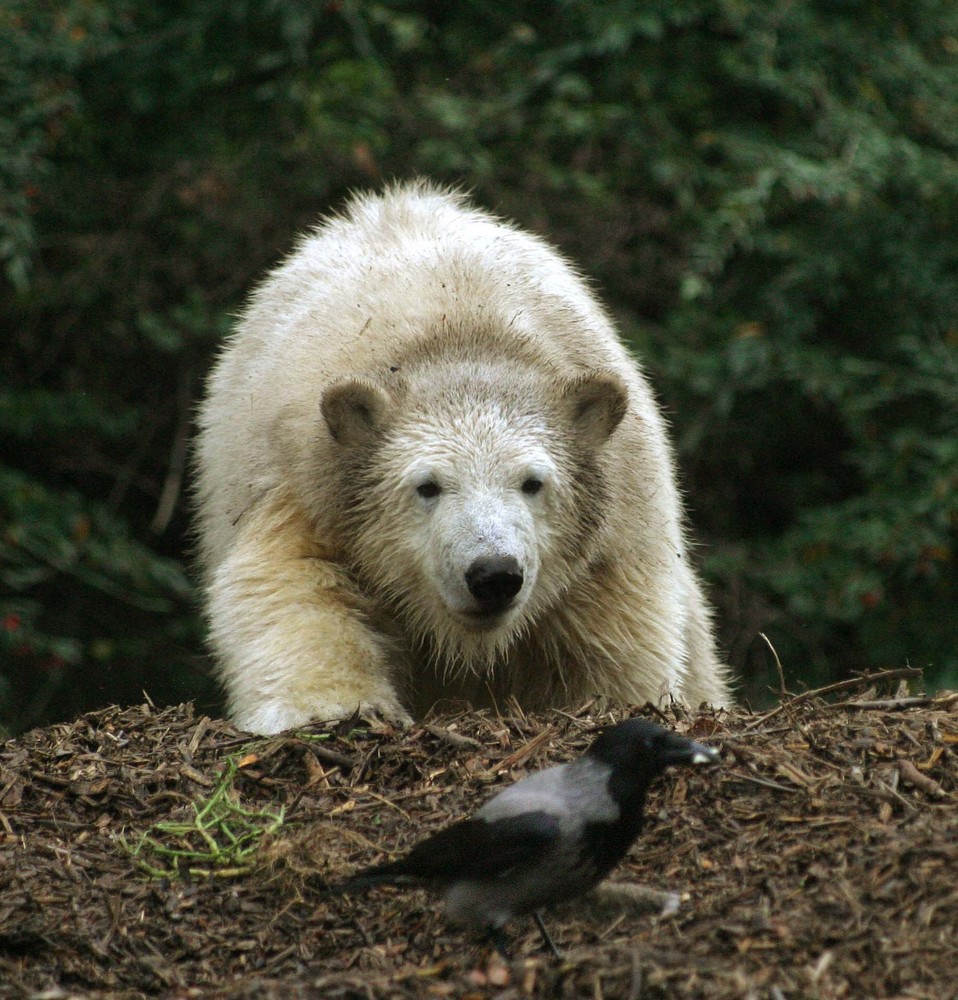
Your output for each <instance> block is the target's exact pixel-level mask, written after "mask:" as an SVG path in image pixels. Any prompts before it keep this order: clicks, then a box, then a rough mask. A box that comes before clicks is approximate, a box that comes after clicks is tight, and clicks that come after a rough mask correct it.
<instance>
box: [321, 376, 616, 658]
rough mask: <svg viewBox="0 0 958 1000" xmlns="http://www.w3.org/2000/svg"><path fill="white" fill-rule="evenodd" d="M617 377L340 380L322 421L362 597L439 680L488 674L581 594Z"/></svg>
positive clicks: (601, 496) (602, 485)
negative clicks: (436, 669) (378, 604)
mask: <svg viewBox="0 0 958 1000" xmlns="http://www.w3.org/2000/svg"><path fill="white" fill-rule="evenodd" d="M627 405H628V395H627V390H626V388H625V386H624V384H623V382H622V380H621V379H620V378H619V377H618V376H617V375H616V374H614V373H611V372H605V371H593V372H589V373H585V374H582V375H581V376H578V377H576V378H573V379H568V378H560V377H558V376H556V375H555V374H550V375H549V376H548V377H546V375H544V373H543V371H542V370H541V369H540V368H535V367H530V366H526V365H522V364H519V363H516V362H514V361H509V360H505V359H503V360H499V361H493V362H484V363H482V364H478V363H475V362H462V361H459V362H449V361H442V360H440V361H437V362H435V363H432V364H424V365H419V366H416V367H415V368H414V369H413V370H411V371H409V370H403V369H402V368H398V369H397V368H396V367H395V366H394V368H393V370H392V371H391V373H390V375H389V376H388V377H386V378H383V379H382V380H374V379H368V378H356V379H346V380H343V381H340V382H337V383H335V384H333V385H331V386H330V387H329V388H328V389H327V390H326V391H325V393H324V394H323V397H322V402H321V409H322V415H323V418H324V420H325V423H326V426H327V428H328V432H329V434H330V435H331V437H332V439H333V441H334V442H335V446H334V447H335V450H336V453H337V454H338V456H339V465H338V472H339V477H340V481H339V487H338V495H339V496H340V498H341V502H342V517H343V519H344V521H345V523H346V524H347V525H348V528H347V532H346V534H347V549H348V552H349V559H350V562H351V563H352V567H353V570H354V572H355V573H356V575H357V578H358V579H359V581H360V582H361V584H362V585H363V586H364V587H365V588H367V589H368V590H369V591H370V592H372V593H375V594H376V595H377V596H378V597H379V598H380V599H382V600H383V602H384V604H385V606H387V607H388V608H389V609H390V610H391V612H392V613H394V614H395V615H396V618H397V621H398V622H399V623H400V625H401V628H402V629H403V630H404V631H405V633H406V634H407V636H408V637H409V639H410V640H411V641H412V642H414V643H415V644H417V645H419V646H423V647H425V648H427V649H429V650H431V651H432V653H433V655H434V656H435V657H436V658H437V660H439V661H441V663H442V664H443V665H444V668H445V669H449V668H450V667H453V668H455V667H466V668H481V667H489V666H491V665H492V664H494V663H495V661H496V659H497V657H498V656H499V655H501V654H502V653H503V652H504V651H505V650H506V649H507V648H508V646H509V645H510V643H511V642H512V641H514V640H515V639H516V638H517V637H518V636H520V635H521V634H522V633H523V631H524V630H527V629H528V628H529V627H530V626H531V625H532V624H533V623H534V622H535V620H536V619H537V618H538V617H539V616H541V615H543V614H544V613H546V612H547V611H549V610H550V609H552V608H554V607H555V606H556V605H557V603H558V602H560V601H561V599H562V595H563V594H564V593H566V592H568V589H569V588H570V587H573V586H575V583H576V579H577V576H578V575H580V574H581V573H582V572H583V571H584V570H585V568H586V566H587V564H588V561H589V559H590V555H591V553H592V552H593V550H594V539H595V537H596V535H597V533H598V532H599V530H600V528H601V524H602V519H603V511H604V510H605V508H606V506H607V503H606V494H607V487H606V477H605V474H604V472H603V462H602V459H601V456H602V451H603V446H604V445H605V443H606V441H607V440H608V439H609V437H610V436H611V435H612V434H613V432H614V431H615V429H616V427H617V426H618V424H619V423H620V421H621V420H622V418H623V416H624V415H625V413H626V409H627Z"/></svg>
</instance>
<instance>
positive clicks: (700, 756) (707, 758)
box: [662, 734, 719, 764]
mask: <svg viewBox="0 0 958 1000" xmlns="http://www.w3.org/2000/svg"><path fill="white" fill-rule="evenodd" d="M662 750H663V753H662V759H663V760H664V761H665V763H666V764H714V763H716V761H718V759H719V752H718V750H714V749H713V748H712V747H707V746H705V744H703V743H696V742H695V740H688V739H686V738H685V737H684V736H676V735H673V734H670V735H669V737H668V738H667V740H666V743H665V746H664V747H663V748H662Z"/></svg>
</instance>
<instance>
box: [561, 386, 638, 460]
mask: <svg viewBox="0 0 958 1000" xmlns="http://www.w3.org/2000/svg"><path fill="white" fill-rule="evenodd" d="M563 399H564V400H565V402H566V405H567V406H568V407H569V410H570V416H571V418H572V424H573V426H574V427H575V429H576V431H577V432H578V434H579V436H580V437H581V438H582V440H583V441H584V442H585V443H586V444H587V445H590V446H591V447H593V448H598V447H599V446H600V445H602V444H604V443H605V442H606V441H607V440H608V438H609V436H610V435H611V434H612V432H613V431H614V430H615V429H616V427H618V426H619V424H620V423H621V422H622V418H623V417H624V416H625V413H626V410H627V409H628V407H629V391H628V389H627V388H626V387H625V383H624V382H623V381H622V379H621V378H619V376H618V375H616V374H615V372H609V371H597V372H591V373H590V374H588V375H582V376H580V377H579V378H576V379H573V380H572V381H571V382H570V383H569V384H568V385H567V387H566V389H565V392H564V393H563Z"/></svg>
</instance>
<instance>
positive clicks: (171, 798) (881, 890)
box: [0, 671, 958, 1000]
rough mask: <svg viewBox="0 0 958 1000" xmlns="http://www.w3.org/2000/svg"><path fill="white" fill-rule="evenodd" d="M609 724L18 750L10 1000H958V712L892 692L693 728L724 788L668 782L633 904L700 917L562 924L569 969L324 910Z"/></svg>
mask: <svg viewBox="0 0 958 1000" xmlns="http://www.w3.org/2000/svg"><path fill="white" fill-rule="evenodd" d="M901 673H902V672H901V671H899V672H892V680H898V679H899V678H900V675H901ZM644 714H650V715H653V716H654V715H659V717H660V718H661V717H662V716H661V713H657V712H656V711H655V710H653V709H651V708H650V707H647V708H646V709H645V710H644ZM607 721H610V716H608V715H607V714H605V713H602V712H596V711H593V712H591V713H590V712H589V710H588V708H585V709H583V710H582V711H580V712H578V713H571V714H562V713H544V714H541V715H536V716H527V715H523V714H522V713H521V712H519V711H515V712H512V713H510V714H508V715H506V716H503V717H499V716H495V715H492V714H490V713H464V714H460V715H446V716H443V717H437V718H434V719H432V720H430V722H429V724H424V725H417V726H416V727H414V728H412V729H411V730H409V731H408V732H397V731H394V730H391V729H388V728H381V729H377V728H369V727H366V726H363V725H360V724H354V725H343V726H339V727H338V728H330V727H328V726H327V727H313V728H310V729H308V730H304V731H303V732H301V733H297V734H295V735H284V736H281V737H276V738H271V739H254V738H252V737H250V736H248V735H246V734H243V733H240V732H237V731H236V730H235V729H234V728H232V727H231V726H230V725H228V724H226V723H224V722H220V721H216V720H210V719H208V718H205V717H203V718H198V717H196V716H195V714H194V712H193V710H192V708H191V706H189V705H182V706H179V707H175V708H163V709H157V708H154V707H152V706H149V705H144V706H138V707H133V708H125V709H121V708H116V707H111V708H108V709H105V710H103V711H100V712H96V713H91V714H88V715H85V716H83V717H81V718H79V719H77V720H76V721H75V722H71V723H69V724H63V725H55V726H51V727H49V728H46V729H40V730H35V731H33V732H30V733H28V734H26V735H24V736H22V737H20V738H18V739H16V740H12V741H10V742H8V743H6V744H5V745H4V746H2V747H0V996H2V997H34V998H45V1000H60V998H68V997H142V996H165V997H191V996H204V997H206V996H211V997H277V998H279V997H298V996H303V997H307V996H308V997H357V998H378V997H401V998H406V997H437V998H442V997H463V998H467V997H468V998H473V997H474V998H486V997H497V998H501V1000H512V998H515V1000H520V998H526V997H589V998H594V1000H601V998H603V997H604V998H630V1000H632V998H635V1000H638V998H652V997H668V998H685V997H707V998H719V997H729V998H731V997H736V998H769V1000H782V998H792V997H820V998H832V997H867V998H893V997H895V998H897V997H901V998H904V997H909V998H929V1000H930V998H934V1000H940V998H948V997H958V934H956V923H958V810H956V804H958V766H956V765H958V756H956V754H958V695H955V694H940V695H936V696H927V697H926V696H921V695H908V693H907V691H905V690H903V689H900V688H899V689H897V690H896V689H895V688H894V685H893V684H892V685H891V686H890V687H889V679H888V676H887V675H886V676H885V677H884V678H883V679H881V680H880V681H879V682H878V683H876V682H875V678H874V677H873V678H871V679H870V680H867V681H866V680H864V679H862V680H853V681H851V682H847V683H846V684H845V685H837V686H832V688H830V689H823V690H822V691H821V692H814V693H809V694H805V695H799V696H795V697H788V698H786V699H785V700H783V702H782V704H781V705H780V706H779V707H778V708H776V709H774V710H772V711H769V712H765V713H763V714H753V713H748V712H745V711H739V710H737V711H734V712H721V713H716V714H711V713H709V714H697V715H675V714H673V713H672V712H671V711H670V712H669V713H667V715H666V716H665V721H666V722H667V723H668V724H670V725H672V726H673V727H674V728H676V729H678V730H680V731H682V732H685V733H688V734H690V735H693V736H695V737H696V738H698V739H702V740H705V741H707V742H709V743H711V744H712V745H714V746H717V747H719V748H720V749H721V751H722V761H723V763H722V765H721V766H720V767H716V768H712V769H708V770H704V771H695V772H693V773H690V772H671V773H669V774H668V775H667V776H666V777H665V778H663V779H662V780H661V781H660V783H659V784H658V785H657V786H656V788H655V790H654V793H653V795H652V796H651V799H650V802H649V806H648V821H647V826H646V830H645V831H644V833H643V835H642V837H641V838H640V840H639V843H638V844H637V845H636V847H635V848H634V849H633V851H632V852H631V854H630V856H629V858H628V860H627V862H626V863H624V864H623V865H622V866H621V867H620V868H619V869H618V871H617V872H616V873H615V878H616V879H618V880H620V881H627V882H634V883H641V884H644V885H646V886H650V887H654V888H658V889H663V890H668V891H670V892H673V893H676V894H677V895H678V897H679V905H678V908H677V910H675V911H674V912H666V913H663V912H661V911H659V910H654V911H651V912H650V911H649V910H648V909H645V910H642V909H641V907H640V906H639V905H638V904H635V903H629V902H627V901H620V902H618V903H616V902H614V901H609V900H605V901H604V902H600V901H591V900H583V901H582V902H581V903H579V904H570V905H569V906H567V907H565V908H563V909H561V910H559V911H556V912H551V913H547V914H546V922H547V924H548V925H549V927H550V930H551V931H552V934H553V936H554V937H555V939H556V941H557V943H558V945H559V947H560V948H561V949H562V951H563V953H564V958H563V960H561V961H557V960H555V959H553V958H551V957H549V956H547V955H545V954H544V953H543V952H542V951H541V950H540V941H539V937H538V934H537V933H536V931H535V929H534V927H533V925H532V923H531V921H529V922H527V921H524V920H523V921H516V922H515V926H514V927H512V929H511V930H512V933H513V936H514V947H513V952H512V955H511V957H510V959H509V960H508V961H503V960H502V959H500V958H499V957H498V956H496V955H495V954H494V953H492V952H490V950H489V949H488V948H487V947H486V946H485V945H484V944H483V943H482V942H478V941H476V940H474V939H471V938H470V937H469V935H468V934H466V933H464V932H462V931H461V930H458V929H457V928H455V927H451V926H449V925H448V924H447V923H446V922H445V921H444V920H443V917H442V914H441V910H440V907H439V906H438V905H437V901H436V900H435V898H434V897H431V896H430V895H428V894H427V893H425V892H423V891H420V890H397V889H389V888H384V889H377V890H372V891H369V892H368V893H366V894H365V895H359V896H341V897H334V898H329V897H324V895H323V887H324V885H326V884H327V882H328V881H332V880H335V879H337V878H340V877H342V876H343V875H345V874H347V873H348V872H350V871H352V870H354V869H355V868H356V867H358V866H360V865H365V864H368V863H371V862H373V861H375V860H378V859H381V858H382V857H383V856H385V855H387V854H390V853H392V852H394V851H397V850H400V849H405V848H407V847H408V846H410V845H411V844H412V843H413V842H415V841H416V840H418V839H419V838H420V837H422V836H423V835H424V834H426V833H427V832H429V831H432V830H435V829H437V828H439V827H441V826H444V825H446V824H447V823H449V822H450V821H451V820H453V819H456V818H459V817H460V816H462V815H464V814H466V813H468V812H472V811H473V810H474V809H475V808H477V807H478V805H479V804H480V803H481V802H482V801H483V800H484V799H485V798H487V797H488V796H489V795H490V794H492V792H493V791H494V790H495V789H498V788H501V787H503V785H504V784H505V783H507V782H510V781H513V780H515V779H517V778H519V777H521V776H522V775H523V774H525V773H527V772H528V771H530V770H532V769H536V768H540V767H543V766H546V765H549V764H551V763H555V762H558V761H561V760H565V759H568V758H569V757H572V756H575V755H577V754H579V753H580V752H581V751H582V750H583V749H584V748H585V747H586V746H587V745H588V743H589V741H590V739H591V737H592V734H593V732H594V728H595V726H596V725H597V724H601V723H604V722H607Z"/></svg>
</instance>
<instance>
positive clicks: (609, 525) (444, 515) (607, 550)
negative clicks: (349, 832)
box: [195, 181, 730, 733]
mask: <svg viewBox="0 0 958 1000" xmlns="http://www.w3.org/2000/svg"><path fill="white" fill-rule="evenodd" d="M198 422H199V433H198V436H197V442H196V448H195V469H196V497H195V500H196V511H197V531H198V542H199V545H198V548H199V557H200V562H201V566H202V571H203V580H204V590H205V610H206V615H207V619H208V623H209V636H210V643H211V646H212V650H213V653H214V656H215V659H216V661H217V664H218V670H219V674H220V677H221V680H222V682H223V684H224V686H225V689H226V693H227V696H228V701H229V710H230V713H231V715H232V717H233V719H234V720H235V722H236V723H237V725H239V726H241V727H242V728H244V729H247V730H250V731H254V732H259V733H273V732H277V731H280V730H283V729H286V728H289V727H293V726H297V725H301V724H304V723H306V722H308V721H312V720H331V719H337V718H344V717H348V716H351V715H352V714H353V713H355V712H356V711H357V710H358V711H359V712H361V713H364V714H368V715H378V716H380V717H384V718H386V719H389V720H393V721H395V722H398V723H405V722H408V721H409V720H410V718H411V717H413V716H420V715H422V714H424V713H425V712H427V711H428V710H429V709H430V708H431V707H432V706H434V705H436V704H437V703H440V702H443V701H454V702H460V703H462V702H465V703H468V704H471V705H473V706H490V705H491V706H500V707H504V706H505V705H506V703H507V702H508V701H509V699H510V698H514V699H515V700H516V702H517V703H518V704H519V705H521V706H522V707H523V708H528V709H531V710H536V709H542V708H546V707H550V706H551V707H561V706H569V705H575V704H577V703H579V702H581V700H583V699H585V698H586V697H589V696H591V695H593V694H596V695H601V696H603V697H605V698H606V699H608V700H610V701H613V702H618V703H624V704H629V703H644V702H645V701H647V700H650V699H651V700H659V699H662V698H665V697H669V696H671V697H673V698H676V699H679V700H681V701H684V702H687V703H692V704H698V703H700V702H703V701H705V702H710V703H712V704H714V705H722V704H726V703H728V702H729V700H730V691H729V682H728V676H727V671H726V668H725V667H724V666H723V665H722V664H721V662H720V661H719V659H718V657H717V655H716V650H715V643H714V640H713V635H712V628H711V622H710V612H709V609H708V607H707V604H706V601H705V599H704V597H703V594H702V590H701V586H700V584H699V581H698V579H697V577H696V574H695V572H694V571H693V568H692V566H691V565H690V563H689V558H688V546H687V543H686V539H685V532H684V527H683V515H682V511H681V501H680V497H679V494H678V491H677V488H676V482H675V475H674V471H673V461H672V456H671V452H670V447H669V444H668V440H667V436H666V431H665V427H664V423H663V419H662V416H661V414H660V412H659V409H658V407H657V405H656V403H655V400H654V399H653V395H652V392H651V391H650V388H649V386H648V384H647V382H646V380H645V378H644V377H643V374H642V372H641V370H640V368H639V366H638V365H637V363H636V362H635V361H634V360H633V358H632V357H630V355H629V354H628V352H627V351H626V349H625V347H624V346H623V344H622V343H621V341H620V340H619V338H618V336H617V335H616V332H615V330H614V328H613V325H612V323H611V322H610V320H609V317H608V316H607V315H606V313H605V312H604V310H603V309H602V307H601V306H600V305H599V303H598V302H597V300H596V298H595V297H594V295H593V294H592V293H591V291H590V290H589V289H588V287H587V285H586V283H585V281H584V280H583V278H582V277H581V276H580V275H579V274H578V273H577V272H576V270H575V269H574V268H573V267H572V266H571V265H570V264H569V263H568V262H567V261H566V260H565V259H563V257H562V256H560V254H559V253H558V252H557V251H556V250H554V249H553V248H551V247H550V246H549V245H548V244H547V243H546V242H544V241H543V240H542V239H540V238H538V237H536V236H533V235H530V234H529V233H527V232H524V231H522V230H520V229H518V228H516V227H515V226H513V225H511V224H509V223H507V222H505V221H503V220H501V219H499V218H496V217H495V216H493V215H490V214H488V213H487V212H485V211H483V210H480V209H478V208H476V207H472V206H470V204H469V203H468V201H467V199H466V198H465V197H464V196H463V195H462V194H461V193H457V192H454V191H449V190H445V189H440V188H438V187H435V186H433V185H431V184H429V183H427V182H424V181H417V182H411V183H405V184H398V185H394V186H392V187H390V188H388V189H386V190H385V191H384V192H382V193H380V194H369V195H360V196H358V197H354V198H353V199H352V200H351V201H350V203H349V204H348V205H347V206H346V208H345V210H344V211H343V213H342V214H341V215H339V216H335V217H331V218H328V219H326V220H325V221H324V222H323V223H322V224H321V225H320V226H319V227H318V228H317V229H316V230H315V231H313V232H311V233H310V234H308V235H307V236H305V237H304V238H303V239H302V240H301V241H300V243H299V245H298V246H297V247H296V249H295V250H294V252H293V253H292V255H291V256H290V257H289V258H288V259H287V260H286V261H285V263H283V264H281V265H280V266H279V267H278V268H277V269H276V270H274V271H273V272H272V273H271V274H269V275H268V276H267V278H266V279H265V280H264V281H263V283H262V284H261V285H260V286H259V287H258V289H256V291H255V292H254V293H253V295H252V297H251V300H250V302H249V304H248V306H247V308H246V310H245V312H244V313H243V315H242V317H241V318H240V320H239V322H238V324H237V326H236V329H235V331H234V333H233V334H232V336H231V337H230V338H229V340H228V341H227V343H226V345H225V348H224V350H223V352H222V354H221V355H220V357H219V359H218V361H217V362H216V364H215V366H214V368H213V370H212V372H211V374H210V377H209V380H208V386H207V393H206V397H205V401H204V402H203V403H202V404H201V407H200V410H199V419H198Z"/></svg>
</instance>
